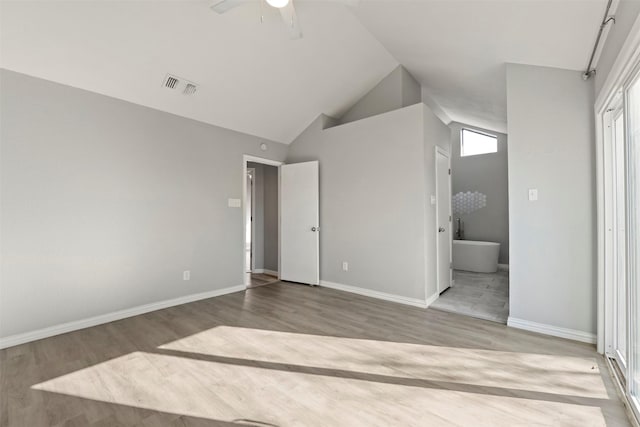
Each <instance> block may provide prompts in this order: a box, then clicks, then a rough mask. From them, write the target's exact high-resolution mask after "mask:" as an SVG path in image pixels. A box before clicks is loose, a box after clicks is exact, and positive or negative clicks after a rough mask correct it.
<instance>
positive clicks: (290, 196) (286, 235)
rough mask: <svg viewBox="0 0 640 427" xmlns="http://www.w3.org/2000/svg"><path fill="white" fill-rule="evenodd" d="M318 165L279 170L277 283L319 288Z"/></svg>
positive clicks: (293, 166)
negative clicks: (278, 277) (278, 263)
mask: <svg viewBox="0 0 640 427" xmlns="http://www.w3.org/2000/svg"><path fill="white" fill-rule="evenodd" d="M319 208H320V196H319V177H318V162H305V163H294V164H291V165H283V166H280V280H286V281H289V282H298V283H306V284H309V285H318V284H320V224H319V217H320V212H319Z"/></svg>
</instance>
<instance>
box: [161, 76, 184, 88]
mask: <svg viewBox="0 0 640 427" xmlns="http://www.w3.org/2000/svg"><path fill="white" fill-rule="evenodd" d="M178 83H180V80H178V79H176V78H175V77H173V76H169V77H167V80H165V82H164V85H165V87H168V88H169V89H175V88H176V85H177V84H178Z"/></svg>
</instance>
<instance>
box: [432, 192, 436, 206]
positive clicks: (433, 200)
mask: <svg viewBox="0 0 640 427" xmlns="http://www.w3.org/2000/svg"><path fill="white" fill-rule="evenodd" d="M431 204H432V205H435V204H436V196H434V195H433V194H432V195H431Z"/></svg>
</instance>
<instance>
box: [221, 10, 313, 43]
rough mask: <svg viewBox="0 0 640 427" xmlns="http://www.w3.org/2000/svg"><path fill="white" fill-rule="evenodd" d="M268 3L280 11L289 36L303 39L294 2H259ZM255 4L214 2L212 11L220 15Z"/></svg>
mask: <svg viewBox="0 0 640 427" xmlns="http://www.w3.org/2000/svg"><path fill="white" fill-rule="evenodd" d="M258 1H261V2H262V1H266V2H267V4H268V5H269V6H271V7H275V8H276V9H278V10H280V16H282V20H283V21H284V24H285V25H286V26H287V28H288V29H289V35H290V36H291V38H292V39H300V38H302V30H301V29H300V23H299V22H298V16H297V15H296V9H295V7H294V6H293V1H292V0H258ZM251 2H255V0H214V2H213V4H212V5H211V9H213V10H215V11H216V12H218V13H225V12H227V11H229V10H231V9H233V8H235V7H238V6H240V5H242V4H245V3H251Z"/></svg>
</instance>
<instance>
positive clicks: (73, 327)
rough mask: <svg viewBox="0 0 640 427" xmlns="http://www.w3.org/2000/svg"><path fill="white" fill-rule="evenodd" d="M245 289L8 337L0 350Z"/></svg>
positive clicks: (189, 297)
mask: <svg viewBox="0 0 640 427" xmlns="http://www.w3.org/2000/svg"><path fill="white" fill-rule="evenodd" d="M245 289H246V287H245V286H244V285H240V286H232V287H230V288H224V289H217V290H214V291H209V292H202V293H199V294H192V295H186V296H183V297H178V298H173V299H170V300H165V301H159V302H153V303H150V304H145V305H139V306H137V307H132V308H127V309H124V310H120V311H115V312H113V313H107V314H101V315H99V316H95V317H90V318H88V319H82V320H76V321H73V322H68V323H63V324H60V325H56V326H50V327H48V328H44V329H38V330H36V331H31V332H25V333H23V334H16V335H10V336H8V337H4V338H0V349H3V348H7V347H13V346H15V345H19V344H24V343H27V342H31V341H36V340H40V339H43V338H49V337H52V336H54V335H60V334H65V333H67V332H73V331H77V330H79V329H85V328H90V327H92V326H97V325H101V324H103V323H109V322H114V321H116V320H121V319H126V318H127V317H133V316H138V315H140V314H144V313H149V312H151V311H156V310H162V309H163V308H168V307H173V306H176V305H181V304H186V303H189V302H194V301H199V300H203V299H207V298H213V297H217V296H221V295H226V294H232V293H234V292H241V291H244V290H245Z"/></svg>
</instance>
